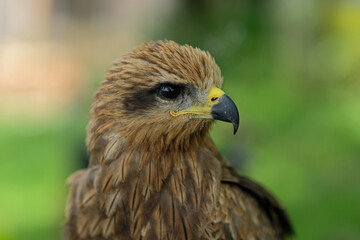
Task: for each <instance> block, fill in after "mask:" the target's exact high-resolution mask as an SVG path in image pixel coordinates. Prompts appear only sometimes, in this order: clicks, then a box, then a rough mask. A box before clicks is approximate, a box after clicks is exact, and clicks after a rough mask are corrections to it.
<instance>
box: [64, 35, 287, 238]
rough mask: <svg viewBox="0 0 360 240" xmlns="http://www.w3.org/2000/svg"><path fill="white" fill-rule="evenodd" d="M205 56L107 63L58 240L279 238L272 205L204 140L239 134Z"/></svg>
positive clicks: (164, 49)
mask: <svg viewBox="0 0 360 240" xmlns="http://www.w3.org/2000/svg"><path fill="white" fill-rule="evenodd" d="M222 83H223V78H222V76H221V72H220V69H219V67H218V66H217V64H216V63H215V60H214V59H213V57H211V55H210V54H209V53H208V52H205V51H202V50H200V49H198V48H193V47H191V46H189V45H180V44H178V43H175V42H173V41H168V40H166V41H157V42H146V43H143V44H142V45H141V46H139V47H137V48H135V49H133V50H132V51H131V52H129V53H127V54H125V55H123V56H122V57H121V58H120V59H119V60H117V61H116V62H114V64H113V67H112V68H110V70H109V71H108V73H107V74H106V77H105V79H104V80H103V81H102V82H101V84H100V86H99V88H98V90H97V91H96V93H95V95H94V100H93V104H92V107H91V111H90V115H91V118H90V121H89V124H88V127H87V148H88V151H89V153H90V159H89V165H88V168H87V169H83V170H79V171H77V172H75V173H74V174H73V175H72V176H70V177H69V180H68V183H69V185H70V186H71V191H70V196H69V200H68V206H67V220H66V223H65V226H64V236H65V239H69V240H75V239H76V240H77V239H91V240H105V239H116V240H120V239H127V240H128V239H130V240H131V239H136V240H156V239H179V240H183V239H184V240H186V239H189V240H190V239H239V240H240V239H241V240H255V239H259V240H275V239H279V240H281V239H285V238H286V237H287V236H289V235H291V234H292V233H293V230H292V226H291V223H290V221H289V218H288V216H287V214H286V212H285V211H284V209H283V207H282V206H281V205H280V204H279V203H278V201H277V200H276V199H275V198H274V197H273V196H272V195H271V194H270V193H269V192H268V191H267V190H265V189H264V188H263V187H261V186H260V185H259V184H257V183H255V182H254V181H252V180H250V179H249V178H247V177H245V176H243V175H241V174H239V173H238V172H237V171H236V170H235V169H234V168H233V167H232V166H231V165H230V164H229V162H228V161H227V160H226V159H225V158H224V157H223V156H222V155H221V154H220V153H219V151H218V150H217V148H216V146H215V145H214V143H213V141H212V139H211V138H210V135H209V129H210V127H211V125H212V123H213V122H214V121H215V120H220V121H225V122H230V123H232V124H233V127H234V134H235V133H236V131H237V129H238V125H239V114H238V110H237V107H236V105H235V103H234V102H233V101H232V100H231V98H230V97H229V96H227V95H226V94H225V93H224V91H223V90H221V86H222Z"/></svg>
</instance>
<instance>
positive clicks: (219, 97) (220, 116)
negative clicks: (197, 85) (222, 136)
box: [170, 87, 239, 134]
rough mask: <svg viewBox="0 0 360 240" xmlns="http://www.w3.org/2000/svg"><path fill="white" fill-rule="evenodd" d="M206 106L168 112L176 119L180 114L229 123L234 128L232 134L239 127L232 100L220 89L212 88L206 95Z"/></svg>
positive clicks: (237, 114)
mask: <svg viewBox="0 0 360 240" xmlns="http://www.w3.org/2000/svg"><path fill="white" fill-rule="evenodd" d="M208 101H209V104H208V106H192V107H189V108H187V109H184V110H182V111H179V112H170V113H171V115H172V116H174V117H176V116H179V115H182V114H194V115H195V116H198V117H199V118H213V119H215V120H220V121H224V122H230V123H232V124H233V126H234V134H235V133H236V132H237V130H238V127H239V112H238V110H237V107H236V105H235V103H234V102H233V100H231V98H230V97H228V96H227V95H226V94H225V93H224V92H223V91H222V90H221V89H220V88H217V87H212V88H211V89H210V91H209V94H208Z"/></svg>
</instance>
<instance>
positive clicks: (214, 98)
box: [209, 87, 225, 106]
mask: <svg viewBox="0 0 360 240" xmlns="http://www.w3.org/2000/svg"><path fill="white" fill-rule="evenodd" d="M224 94H225V93H224V91H223V90H221V89H220V88H217V87H211V89H210V91H209V103H210V105H211V106H212V105H214V104H216V103H218V102H219V100H220V98H221V96H222V95H224Z"/></svg>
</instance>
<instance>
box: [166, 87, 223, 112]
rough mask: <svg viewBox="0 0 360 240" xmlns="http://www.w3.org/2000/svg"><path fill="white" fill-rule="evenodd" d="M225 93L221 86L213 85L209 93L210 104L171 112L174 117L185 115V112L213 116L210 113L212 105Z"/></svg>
mask: <svg viewBox="0 0 360 240" xmlns="http://www.w3.org/2000/svg"><path fill="white" fill-rule="evenodd" d="M224 94H225V93H224V91H223V90H221V89H220V88H217V87H211V89H210V91H209V94H208V99H209V104H210V105H208V106H191V107H189V108H186V109H184V110H182V111H179V112H174V111H170V114H171V115H172V116H174V117H177V116H179V115H183V114H195V115H198V116H201V117H202V118H211V114H210V110H211V106H213V105H215V104H216V103H218V102H219V101H220V99H221V97H222V95H224Z"/></svg>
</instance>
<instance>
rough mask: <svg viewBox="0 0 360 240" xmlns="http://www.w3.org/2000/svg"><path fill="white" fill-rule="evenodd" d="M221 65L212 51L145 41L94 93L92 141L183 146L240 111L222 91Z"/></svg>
mask: <svg viewBox="0 0 360 240" xmlns="http://www.w3.org/2000/svg"><path fill="white" fill-rule="evenodd" d="M222 81H223V80H222V77H221V72H220V69H219V67H218V66H217V65H216V63H215V61H214V59H213V58H212V57H211V56H210V54H209V53H208V52H204V51H201V50H200V49H198V48H193V47H191V46H188V45H185V46H182V45H179V44H177V43H175V42H172V41H158V42H149V43H144V44H143V45H141V46H139V47H137V48H135V49H134V50H133V51H132V52H130V53H128V54H125V55H124V56H122V57H121V58H120V59H119V60H118V61H116V62H115V64H114V67H113V68H111V69H110V70H109V73H108V74H107V76H106V79H105V80H104V81H103V82H102V83H101V85H100V87H99V90H98V91H97V92H96V94H95V98H94V103H93V106H92V111H91V113H92V119H91V121H90V124H89V134H88V135H89V138H88V141H89V144H90V146H89V147H90V150H91V146H93V147H95V145H96V144H98V143H99V142H101V139H102V138H105V139H106V138H112V137H121V138H122V139H123V140H124V141H125V142H126V143H127V144H143V145H147V146H151V144H150V145H149V143H151V142H157V147H159V145H161V144H162V145H164V146H168V145H170V144H172V143H173V144H175V145H176V144H180V145H181V144H184V141H185V139H190V138H191V136H199V135H203V134H206V133H207V132H208V129H209V127H210V125H211V123H212V122H213V120H214V119H217V120H221V121H226V122H231V123H232V124H233V126H234V133H235V132H236V131H237V128H238V124H239V115H238V111H237V108H236V106H235V104H234V102H233V101H232V100H231V99H230V98H229V97H228V96H227V95H226V94H225V93H224V92H223V91H222V90H221V86H222Z"/></svg>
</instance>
